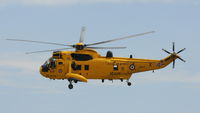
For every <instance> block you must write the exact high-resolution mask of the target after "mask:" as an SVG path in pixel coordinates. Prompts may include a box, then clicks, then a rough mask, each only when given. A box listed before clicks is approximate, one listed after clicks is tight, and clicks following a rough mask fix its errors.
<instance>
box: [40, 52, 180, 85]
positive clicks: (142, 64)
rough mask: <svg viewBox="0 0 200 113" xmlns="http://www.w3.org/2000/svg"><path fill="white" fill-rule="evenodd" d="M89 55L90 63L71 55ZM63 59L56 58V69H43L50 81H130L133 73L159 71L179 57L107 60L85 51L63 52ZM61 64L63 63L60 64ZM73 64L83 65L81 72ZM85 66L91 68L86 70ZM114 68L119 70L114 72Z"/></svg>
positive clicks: (44, 74) (175, 55) (114, 58)
mask: <svg viewBox="0 0 200 113" xmlns="http://www.w3.org/2000/svg"><path fill="white" fill-rule="evenodd" d="M72 53H78V54H88V55H91V56H92V57H93V59H92V60H88V61H75V60H73V59H72V57H71V54H72ZM59 54H60V55H62V58H56V68H53V69H50V70H48V72H43V71H42V67H41V68H40V73H41V74H42V75H43V76H44V77H47V78H50V79H76V80H78V81H82V82H87V79H109V80H114V79H120V80H122V79H125V80H129V79H130V77H131V75H132V74H133V73H138V72H144V71H151V70H157V69H161V68H164V67H166V66H167V65H168V64H170V63H171V62H173V60H175V59H177V58H178V57H179V56H178V55H177V54H176V53H174V54H171V55H170V56H168V57H166V58H164V59H162V60H149V59H136V58H122V57H112V58H107V57H104V56H101V55H100V54H98V53H97V52H96V51H95V50H92V49H83V50H78V51H61V52H59ZM59 62H62V63H61V64H59ZM72 62H74V63H75V64H76V65H81V70H73V69H72V66H71V64H72ZM85 65H88V66H89V69H88V70H85ZM114 67H115V68H117V70H114Z"/></svg>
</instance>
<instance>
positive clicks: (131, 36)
mask: <svg viewBox="0 0 200 113" xmlns="http://www.w3.org/2000/svg"><path fill="white" fill-rule="evenodd" d="M154 32H155V31H150V32H145V33H140V34H135V35H130V36H126V37H122V38H116V39H112V40H107V41H101V42H96V43H92V44H86V46H91V45H98V44H104V43H109V42H113V41H117V40H123V39H128V38H133V37H137V36H142V35H146V34H150V33H154Z"/></svg>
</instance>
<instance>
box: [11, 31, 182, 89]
mask: <svg viewBox="0 0 200 113" xmlns="http://www.w3.org/2000/svg"><path fill="white" fill-rule="evenodd" d="M85 31H86V28H85V27H82V30H81V35H80V40H79V42H78V43H76V44H74V45H66V44H60V43H54V42H45V41H33V40H21V39H7V40H11V41H22V42H32V43H41V44H50V45H58V46H64V47H65V48H61V49H55V50H44V51H35V52H28V53H27V54H31V53H40V52H50V51H53V54H52V57H51V58H49V59H48V60H47V61H46V62H45V63H44V64H43V65H42V66H41V67H40V74H41V75H43V76H44V77H46V78H49V79H53V80H55V79H61V80H65V79H66V80H68V81H69V85H68V88H69V89H72V88H73V83H77V82H88V79H100V80H101V81H102V82H104V80H111V81H113V80H120V81H122V82H123V81H124V80H126V82H127V85H128V86H131V82H130V81H129V79H130V77H131V76H132V75H133V74H135V73H139V72H144V71H154V70H157V69H161V68H164V67H166V66H167V65H169V64H170V63H172V62H173V68H174V67H175V60H176V59H179V60H181V61H183V62H186V61H185V60H184V59H182V58H181V57H180V56H179V55H178V54H179V53H181V52H182V51H184V50H185V48H184V49H181V50H180V51H178V52H175V43H174V42H173V45H172V51H173V52H169V51H167V50H165V49H162V50H163V51H164V52H166V53H168V54H169V56H168V57H166V58H164V59H161V60H151V59H138V58H133V56H132V55H130V57H129V58H122V57H114V56H113V53H112V52H111V51H107V54H106V56H101V55H100V54H99V53H98V52H97V51H95V50H94V49H124V48H126V47H94V45H100V44H105V43H110V42H114V41H119V40H124V39H129V38H134V37H138V36H142V35H146V34H150V33H153V32H154V31H150V32H144V33H139V34H135V35H130V36H126V37H122V38H116V39H112V40H106V41H100V42H96V43H90V44H85V43H84V34H85ZM66 47H68V48H66ZM72 48H75V51H63V50H67V49H72Z"/></svg>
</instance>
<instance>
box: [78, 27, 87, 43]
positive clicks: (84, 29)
mask: <svg viewBox="0 0 200 113" xmlns="http://www.w3.org/2000/svg"><path fill="white" fill-rule="evenodd" d="M85 31H86V27H82V29H81V36H80V40H79V43H83V41H84V36H85Z"/></svg>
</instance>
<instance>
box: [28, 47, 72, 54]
mask: <svg viewBox="0 0 200 113" xmlns="http://www.w3.org/2000/svg"><path fill="white" fill-rule="evenodd" d="M66 49H73V48H61V49H52V50H42V51H33V52H26V54H33V53H43V52H50V51H60V50H66Z"/></svg>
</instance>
